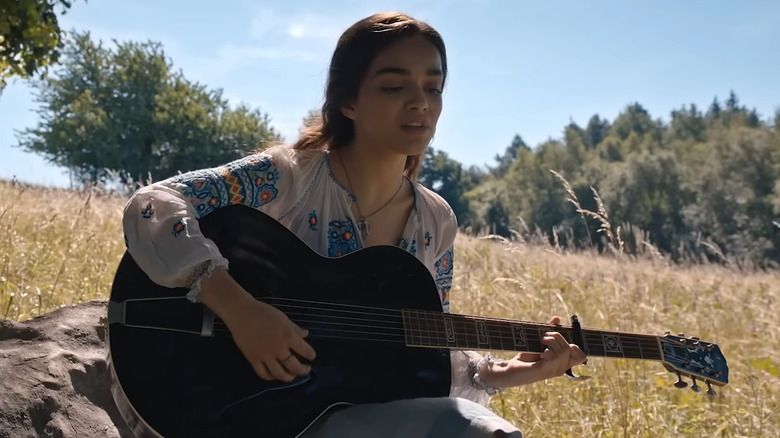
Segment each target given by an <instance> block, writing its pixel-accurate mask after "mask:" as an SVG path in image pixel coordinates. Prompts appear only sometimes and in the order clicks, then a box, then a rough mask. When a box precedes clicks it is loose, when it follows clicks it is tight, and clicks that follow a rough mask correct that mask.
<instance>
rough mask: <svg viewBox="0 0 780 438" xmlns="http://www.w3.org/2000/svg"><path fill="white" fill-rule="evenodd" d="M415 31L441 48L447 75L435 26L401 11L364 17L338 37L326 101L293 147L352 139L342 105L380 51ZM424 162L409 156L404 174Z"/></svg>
mask: <svg viewBox="0 0 780 438" xmlns="http://www.w3.org/2000/svg"><path fill="white" fill-rule="evenodd" d="M416 35H422V36H423V37H424V38H426V39H427V40H428V41H430V42H431V43H432V44H433V45H434V46H435V47H436V49H437V50H438V51H439V55H440V56H441V64H442V72H443V76H444V78H443V80H444V79H446V77H447V53H446V50H445V47H444V41H443V40H442V38H441V35H439V33H438V32H437V31H436V30H435V29H434V28H433V27H431V26H429V25H428V24H426V23H424V22H422V21H419V20H415V19H414V18H412V17H409V16H407V15H404V14H401V13H398V12H384V13H379V14H375V15H372V16H370V17H367V18H364V19H362V20H360V21H358V22H357V23H355V24H353V25H352V26H351V27H350V28H349V29H347V30H346V31H345V32H344V33H343V34H342V35H341V38H339V41H338V44H337V45H336V50H335V51H334V52H333V57H332V58H331V62H330V69H329V70H328V81H327V86H326V88H325V103H324V104H323V105H322V110H321V112H320V113H319V114H316V115H315V116H314V117H313V118H311V119H309V120H307V123H306V125H305V126H304V127H303V129H302V130H301V133H300V137H299V138H298V141H296V142H295V143H294V144H293V146H292V147H293V149H299V150H304V149H337V148H340V147H342V146H344V145H346V144H348V143H349V142H350V141H352V138H353V137H354V135H355V130H354V126H353V122H352V120H350V119H349V118H347V117H346V116H344V114H342V113H341V108H342V107H343V106H344V105H345V104H347V103H348V102H349V101H351V100H353V99H356V98H357V94H358V90H359V88H360V84H361V83H362V81H363V78H364V77H365V75H366V73H367V71H368V68H369V66H370V65H371V62H372V61H373V60H374V58H375V57H376V55H377V54H378V53H379V52H381V51H382V50H384V49H385V48H386V47H387V46H389V45H390V44H391V43H393V42H394V41H397V40H398V39H399V38H404V37H410V36H416ZM442 86H444V82H443V81H442ZM421 162H422V156H421V155H410V156H409V157H407V159H406V166H405V167H404V174H405V175H406V176H408V177H409V178H411V179H417V176H418V174H419V172H420V163H421Z"/></svg>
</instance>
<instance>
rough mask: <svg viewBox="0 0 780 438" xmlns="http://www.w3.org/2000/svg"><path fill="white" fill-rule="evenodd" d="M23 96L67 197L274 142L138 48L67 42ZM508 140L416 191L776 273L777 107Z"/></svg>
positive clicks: (533, 237)
mask: <svg viewBox="0 0 780 438" xmlns="http://www.w3.org/2000/svg"><path fill="white" fill-rule="evenodd" d="M31 84H32V85H33V87H34V88H35V89H36V91H37V96H36V98H37V99H36V100H37V102H38V103H39V104H40V107H39V109H38V114H39V122H38V125H37V126H36V127H33V128H28V129H25V130H23V131H21V132H20V133H19V136H18V138H19V146H20V147H22V148H23V149H24V150H26V151H29V152H33V153H37V154H40V155H42V156H43V157H44V158H45V159H47V160H48V161H50V162H52V163H54V164H56V165H60V166H63V167H65V168H68V169H70V171H71V177H72V179H73V181H74V182H76V183H78V184H96V183H112V182H113V183H118V184H121V185H124V186H125V187H132V186H133V185H134V184H135V182H136V181H148V180H149V178H153V179H155V180H159V179H162V178H166V177H168V176H171V175H174V174H176V173H177V172H179V171H187V170H191V169H197V168H202V167H207V166H214V165H218V164H221V163H225V162H227V161H229V160H232V159H236V158H238V157H240V156H243V155H245V154H247V153H251V152H252V151H254V150H257V148H259V147H263V145H267V144H271V143H273V142H275V141H278V140H279V139H280V135H279V133H278V132H277V131H276V130H275V129H274V128H273V126H272V125H271V123H270V117H269V116H268V114H265V113H264V112H262V111H260V109H258V108H249V107H247V106H246V105H239V106H232V105H230V103H229V102H228V101H227V99H225V98H224V97H223V96H222V91H221V90H220V89H217V90H212V89H209V88H208V87H206V86H204V85H203V84H199V83H197V82H194V81H192V80H189V79H187V78H186V77H185V76H184V74H183V72H181V71H180V70H176V69H175V68H174V67H173V63H172V61H171V60H170V59H169V58H168V57H167V56H166V55H165V53H164V50H163V48H162V45H160V44H159V43H155V42H151V41H150V42H144V43H139V42H133V41H129V42H117V43H116V44H115V45H113V46H111V45H104V44H103V43H102V42H96V41H94V40H93V39H92V37H91V36H90V34H89V33H88V32H83V33H78V32H76V33H73V34H71V35H69V37H68V38H67V40H66V44H64V46H63V49H62V58H61V60H60V62H59V63H58V64H57V65H56V67H53V69H52V72H51V74H50V75H48V76H47V77H45V78H41V79H39V80H33V81H31ZM317 116H318V114H317V112H316V111H314V112H312V113H310V114H309V115H308V116H307V117H306V118H304V121H303V123H304V124H305V123H306V121H307V120H309V119H310V118H311V117H317ZM507 140H508V141H509V140H511V142H510V143H509V145H508V146H507V147H506V149H505V151H504V152H503V154H501V155H499V156H496V157H495V162H494V163H493V164H491V165H490V166H487V167H475V166H472V167H468V168H466V167H464V166H463V165H461V164H460V163H458V162H457V161H455V160H453V159H451V158H450V157H448V156H447V154H446V153H444V152H443V151H440V150H439V151H437V150H435V149H432V148H429V149H428V151H427V152H426V157H425V160H424V162H423V169H422V172H421V182H422V183H423V184H425V185H426V186H428V187H431V188H432V189H434V190H436V191H437V192H438V193H440V194H441V195H442V196H443V197H444V198H445V199H447V201H449V203H450V204H451V205H452V207H453V209H454V210H455V213H456V215H457V217H458V221H459V224H460V226H461V228H463V229H470V230H471V231H472V232H475V233H491V234H495V235H500V236H504V237H506V238H511V239H516V240H522V241H536V242H539V241H546V242H548V243H549V244H551V245H554V246H555V247H556V248H558V249H568V250H574V249H580V248H598V249H599V250H601V251H612V250H616V251H620V252H622V253H625V254H637V255H638V254H643V253H648V252H649V253H652V254H663V255H665V256H668V257H669V258H670V259H672V260H675V261H693V262H699V261H710V262H721V263H728V264H732V265H737V266H742V267H746V268H753V267H758V268H766V267H780V184H778V181H780V110H778V112H777V113H776V114H774V115H773V119H771V120H762V118H761V117H760V116H759V115H758V114H757V113H756V111H755V110H754V109H748V107H746V106H744V105H741V104H740V102H739V99H738V97H737V95H736V94H735V93H734V92H733V91H732V92H731V93H730V94H729V95H728V96H727V97H726V99H725V100H724V101H721V100H719V99H718V98H717V97H715V98H714V100H713V101H712V103H711V104H710V105H709V108H707V109H706V110H704V111H703V110H702V109H700V108H697V107H696V106H695V105H683V106H682V107H681V108H680V109H676V110H674V111H672V112H671V116H670V117H669V118H668V120H664V119H662V118H653V117H652V116H651V115H650V114H649V113H648V111H647V110H646V109H645V108H643V107H642V105H641V104H640V103H633V104H630V105H627V106H626V107H625V108H624V110H623V111H622V112H621V113H620V114H619V115H618V116H617V117H616V118H615V120H612V121H610V120H607V119H604V118H602V117H600V116H598V115H594V116H593V117H591V118H590V120H589V121H588V123H587V125H586V126H579V125H577V124H575V123H571V124H569V125H568V126H565V127H564V129H563V136H562V138H558V139H550V140H548V141H546V142H544V143H542V144H539V145H535V146H532V145H528V144H526V143H525V142H524V141H523V139H522V137H521V135H516V136H515V138H514V139H507Z"/></svg>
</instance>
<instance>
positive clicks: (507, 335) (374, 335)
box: [215, 297, 660, 359]
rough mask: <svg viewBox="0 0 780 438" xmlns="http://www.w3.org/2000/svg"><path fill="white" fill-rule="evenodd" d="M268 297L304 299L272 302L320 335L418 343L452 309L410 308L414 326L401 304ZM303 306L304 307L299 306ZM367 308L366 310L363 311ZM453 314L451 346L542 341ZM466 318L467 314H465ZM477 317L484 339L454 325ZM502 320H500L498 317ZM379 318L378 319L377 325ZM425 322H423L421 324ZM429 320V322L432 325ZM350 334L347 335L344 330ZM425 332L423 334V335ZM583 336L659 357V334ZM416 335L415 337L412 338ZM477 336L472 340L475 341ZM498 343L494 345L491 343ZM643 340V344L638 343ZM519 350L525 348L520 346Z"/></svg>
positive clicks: (436, 333) (590, 342)
mask: <svg viewBox="0 0 780 438" xmlns="http://www.w3.org/2000/svg"><path fill="white" fill-rule="evenodd" d="M268 301H271V302H273V301H277V302H293V303H296V304H298V303H303V304H307V305H306V306H301V305H296V304H293V305H290V304H276V305H275V307H277V308H279V310H282V311H285V309H289V310H288V311H285V313H286V314H287V315H288V316H289V317H290V318H291V319H296V318H297V319H296V320H297V321H298V322H300V323H302V324H306V323H310V324H319V325H325V326H328V325H330V326H332V327H315V326H312V327H311V329H310V331H311V332H313V334H314V335H315V336H319V337H327V338H344V339H357V340H359V339H365V340H369V341H389V342H399V343H406V342H407V339H406V338H407V335H408V334H409V331H411V332H412V333H411V335H410V336H409V338H410V339H409V340H410V341H411V342H410V343H412V344H415V345H417V344H421V346H431V347H433V346H438V344H435V343H432V342H431V338H432V337H433V338H434V339H435V338H441V336H442V335H444V336H445V339H446V335H447V330H446V328H445V327H443V326H444V323H443V320H442V317H445V316H448V315H450V314H444V313H437V312H430V311H417V310H415V311H410V312H409V314H408V316H410V317H415V319H416V320H417V325H418V327H409V329H408V330H407V328H405V327H404V323H403V315H402V314H403V312H402V311H401V310H396V309H385V308H378V307H368V306H358V305H351V304H335V303H325V302H317V301H306V300H296V299H289V298H275V297H274V298H271V299H269V300H268ZM311 304H317V305H318V306H311ZM340 307H341V308H347V309H361V311H354V310H344V309H339V308H340ZM301 310H303V311H304V312H300V311H301ZM309 310H313V311H315V313H307V312H306V311H309ZM367 310H369V311H367ZM322 312H331V313H337V314H346V315H356V316H338V315H332V314H323V313H322ZM365 316H374V317H380V318H390V320H381V319H376V318H373V319H371V318H365ZM452 316H455V317H456V318H457V319H454V320H453V330H452V332H454V336H455V339H456V342H455V344H456V345H455V346H454V347H455V348H476V347H484V348H483V349H487V350H504V351H520V350H519V349H518V348H517V347H519V346H524V345H525V346H526V347H527V345H528V344H531V343H535V344H536V345H539V346H540V347H541V346H542V345H541V342H540V341H541V337H540V336H537V335H538V334H537V333H534V331H533V330H532V329H531V330H530V331H529V330H527V329H525V328H521V329H522V330H523V331H524V335H525V336H526V337H527V338H528V339H525V342H524V343H521V344H517V343H516V342H515V335H514V333H513V332H512V327H511V326H507V323H510V321H509V320H504V319H497V318H481V317H480V318H476V317H468V316H462V315H452ZM298 317H303V318H306V317H316V318H317V319H315V320H308V319H300V318H298ZM464 319H465V320H464ZM362 321H366V322H369V323H370V324H360V322H362ZM472 321H474V322H476V321H483V322H485V325H486V327H487V329H488V331H489V332H490V335H489V336H488V337H487V342H479V340H478V338H477V335H475V334H471V335H470V334H469V333H468V332H462V331H459V330H458V326H462V325H464V324H466V323H469V322H472ZM499 322H500V323H501V324H498V323H499ZM520 322H521V321H512V322H511V323H512V324H517V323H520ZM376 324H380V325H376ZM423 324H424V325H425V327H423ZM524 324H525V325H530V326H532V327H536V328H537V329H545V330H546V331H552V330H558V331H561V332H564V334H566V333H568V331H569V330H570V329H569V328H566V327H563V326H554V325H550V324H543V323H534V322H531V323H524ZM431 325H433V327H431ZM215 329H216V330H218V331H222V332H224V331H228V330H227V328H226V326H225V325H224V322H222V321H220V320H217V321H215ZM366 329H372V330H373V329H378V330H379V331H366ZM333 333H341V334H333ZM347 335H350V336H347ZM604 335H607V336H616V337H619V338H620V339H621V341H622V342H621V348H620V350H619V351H608V350H607V349H606V348H598V345H599V344H600V343H601V339H600V337H601V336H604ZM632 337H636V338H637V339H632ZM423 338H425V339H426V340H427V342H426V341H424V340H423ZM458 338H461V339H464V338H465V344H466V345H463V346H462V347H461V345H460V344H461V342H458ZM584 338H585V341H586V345H587V347H588V350H589V352H590V354H598V355H604V356H609V355H610V354H611V355H613V356H616V357H621V356H622V357H625V354H629V355H630V356H635V357H636V356H638V357H640V358H645V357H647V358H651V359H652V358H656V359H660V354H659V352H658V345H657V337H655V336H652V335H636V336H634V335H629V336H626V335H621V334H618V333H615V332H602V331H591V330H588V331H586V333H585V336H584ZM415 341H418V342H415ZM474 341H476V342H474ZM494 341H495V343H496V344H497V345H495V346H494V345H493V343H494ZM505 343H506V344H507V345H509V346H510V347H511V348H506V347H504V345H505ZM643 343H645V344H647V345H645V346H644V347H643V346H642V344H643ZM648 349H649V350H650V351H651V352H652V353H647V352H645V351H644V350H648ZM523 351H528V350H527V349H526V350H523Z"/></svg>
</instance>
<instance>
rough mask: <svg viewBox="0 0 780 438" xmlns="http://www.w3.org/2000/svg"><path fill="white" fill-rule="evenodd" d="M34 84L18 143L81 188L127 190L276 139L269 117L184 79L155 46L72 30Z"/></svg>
mask: <svg viewBox="0 0 780 438" xmlns="http://www.w3.org/2000/svg"><path fill="white" fill-rule="evenodd" d="M63 53H64V55H65V56H64V58H63V60H62V63H61V64H60V65H59V66H58V67H57V68H56V69H55V70H54V71H53V73H54V74H53V75H51V76H50V77H48V78H45V79H42V80H38V81H34V85H35V87H36V90H37V100H38V102H39V103H40V104H41V107H40V108H39V110H38V114H39V115H40V118H41V120H40V121H39V123H38V126H37V127H35V128H31V129H27V130H25V131H23V132H22V133H21V134H20V136H19V144H20V146H21V147H23V148H24V149H25V150H27V151H29V152H34V153H38V154H41V155H43V156H44V157H45V158H46V159H47V160H48V161H50V162H52V163H54V164H57V165H60V166H64V167H66V168H68V169H70V170H71V172H72V173H73V175H74V177H75V179H76V180H78V181H81V182H83V183H91V182H112V181H114V180H115V176H116V175H118V181H119V182H121V183H122V184H128V183H131V182H133V181H138V180H140V179H146V178H147V177H149V176H151V178H152V179H162V178H166V177H169V176H172V175H175V174H176V173H178V172H180V171H181V172H185V171H188V170H192V169H196V168H202V167H208V166H213V165H217V164H220V163H223V162H226V161H229V160H233V159H236V158H238V157H240V156H242V155H244V154H246V153H248V152H250V151H253V150H256V149H258V148H259V147H262V146H263V145H265V144H267V143H268V142H272V141H277V140H279V136H278V134H277V133H276V132H275V131H274V129H273V128H272V127H271V126H270V122H269V119H268V116H267V115H265V114H263V113H261V112H260V111H259V110H256V109H254V110H253V109H250V108H248V107H246V106H244V105H241V106H238V107H237V108H232V107H230V106H229V105H228V102H227V101H226V100H225V99H223V98H222V95H221V93H222V92H221V90H209V89H207V88H206V87H205V86H203V85H201V84H198V83H194V82H192V81H189V80H187V79H186V78H185V77H184V76H183V74H182V73H181V72H174V71H173V69H172V64H171V61H170V60H169V59H168V58H166V56H165V54H164V52H163V50H162V47H161V46H160V44H159V43H155V42H145V43H137V42H125V43H116V47H114V48H107V47H104V46H103V45H102V43H95V42H93V41H92V39H91V38H90V36H89V33H76V34H74V36H73V38H72V39H71V41H69V44H68V45H66V47H65V49H64V52H63Z"/></svg>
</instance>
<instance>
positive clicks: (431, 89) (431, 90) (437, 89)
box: [428, 87, 442, 94]
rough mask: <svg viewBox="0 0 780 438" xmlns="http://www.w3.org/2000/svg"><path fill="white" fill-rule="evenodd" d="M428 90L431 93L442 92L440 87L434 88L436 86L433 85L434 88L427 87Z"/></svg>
mask: <svg viewBox="0 0 780 438" xmlns="http://www.w3.org/2000/svg"><path fill="white" fill-rule="evenodd" d="M428 91H430V92H431V93H433V94H441V93H442V90H441V89H439V88H436V87H434V88H429V89H428Z"/></svg>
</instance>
